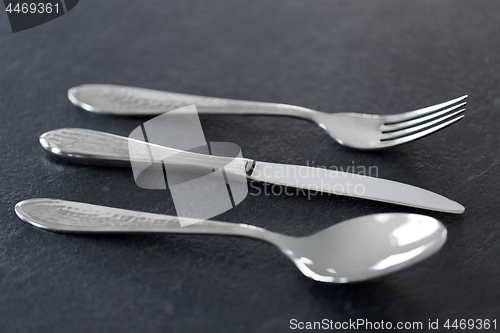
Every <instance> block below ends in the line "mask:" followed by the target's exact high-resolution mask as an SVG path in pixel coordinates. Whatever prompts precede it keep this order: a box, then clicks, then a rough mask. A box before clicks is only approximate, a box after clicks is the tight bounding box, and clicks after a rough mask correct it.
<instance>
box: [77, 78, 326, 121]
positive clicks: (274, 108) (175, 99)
mask: <svg viewBox="0 0 500 333" xmlns="http://www.w3.org/2000/svg"><path fill="white" fill-rule="evenodd" d="M68 98H69V100H70V101H71V102H72V103H73V104H74V105H75V106H77V107H80V108H82V109H84V110H86V111H90V112H96V113H103V114H113V115H119V116H153V115H159V114H162V113H165V112H168V111H172V110H175V109H178V108H181V107H183V106H187V105H192V104H196V108H197V110H198V113H202V114H237V115H275V116H291V117H299V118H305V119H309V120H313V115H314V114H315V113H317V111H314V110H311V109H307V108H303V107H300V106H293V105H286V104H278V103H265V102H252V101H240V100H234V99H225V98H215V97H204V96H196V95H187V94H178V93H172V92H167V91H158V90H150V89H141V88H133V87H126V86H117V85H112V84H85V85H81V86H77V87H73V88H71V89H69V90H68Z"/></svg>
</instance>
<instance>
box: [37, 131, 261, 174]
mask: <svg viewBox="0 0 500 333" xmlns="http://www.w3.org/2000/svg"><path fill="white" fill-rule="evenodd" d="M129 140H133V142H134V144H133V145H132V146H133V148H134V151H133V153H132V154H130V153H129V147H130V146H129ZM40 143H41V145H42V147H43V148H44V149H45V150H46V151H47V152H49V153H51V154H53V155H56V156H58V157H61V158H63V159H66V160H69V161H71V162H78V163H84V164H94V165H111V166H120V167H130V156H133V158H134V161H136V162H146V163H153V162H152V159H151V154H153V156H161V155H162V152H164V151H167V152H168V153H169V155H170V157H169V158H168V160H166V161H164V162H165V163H168V164H169V165H179V166H193V167H199V168H202V169H210V170H212V169H220V168H224V169H225V171H226V172H232V173H235V174H241V164H242V167H243V168H244V169H245V170H246V171H249V170H250V168H251V167H252V165H253V161H252V160H250V159H246V158H230V157H223V156H211V155H203V154H198V153H191V152H185V151H181V150H177V149H173V148H168V147H163V146H159V145H155V144H150V143H146V142H143V141H139V140H134V139H130V138H126V137H123V136H119V135H114V134H110V133H105V132H99V131H93V130H88V129H82V128H63V129H57V130H53V131H49V132H46V133H44V134H42V136H41V137H40ZM144 146H146V149H141V148H143V147H144ZM234 161H236V163H234Z"/></svg>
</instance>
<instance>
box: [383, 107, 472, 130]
mask: <svg viewBox="0 0 500 333" xmlns="http://www.w3.org/2000/svg"><path fill="white" fill-rule="evenodd" d="M466 104H467V102H463V103H460V104H456V105H453V106H452V107H450V108H447V109H444V110H441V111H437V112H433V113H431V114H428V115H427V116H423V117H419V118H414V119H412V120H408V121H405V122H401V123H397V124H392V125H385V124H383V125H382V126H380V130H381V131H382V132H383V133H386V132H395V131H398V130H401V129H405V128H410V127H415V126H416V125H419V124H423V123H427V124H431V123H432V122H429V120H433V119H436V118H438V117H441V116H442V115H445V114H447V113H451V112H453V111H455V110H458V109H460V108H462V107H463V106H465V105H466Z"/></svg>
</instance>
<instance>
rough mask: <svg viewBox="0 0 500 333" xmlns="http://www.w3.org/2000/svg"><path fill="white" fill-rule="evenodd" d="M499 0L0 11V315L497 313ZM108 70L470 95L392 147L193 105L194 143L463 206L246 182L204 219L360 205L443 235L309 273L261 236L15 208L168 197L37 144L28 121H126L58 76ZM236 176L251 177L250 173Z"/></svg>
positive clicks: (325, 212) (298, 220) (387, 109)
mask: <svg viewBox="0 0 500 333" xmlns="http://www.w3.org/2000/svg"><path fill="white" fill-rule="evenodd" d="M499 12H500V4H499V3H498V2H494V1H476V2H469V1H419V2H418V3H417V2H413V1H398V2H395V1H376V2H365V1H326V0H317V1H296V0H270V1H259V2H256V1H250V0H237V1H192V0H182V1H168V2H167V1H161V0H154V1H153V0H150V1H125V0H120V1H118V0H113V1H110V0H107V1H97V0H86V1H81V2H80V3H79V4H78V6H76V7H75V8H74V9H73V10H72V11H71V12H70V13H68V14H66V15H63V16H62V17H60V18H58V19H56V20H54V21H52V22H49V23H47V24H45V25H43V26H39V27H36V28H33V29H30V30H27V31H24V32H20V33H16V34H13V33H12V32H11V30H10V27H9V25H8V21H7V15H5V14H0V43H1V44H0V45H1V46H0V59H1V60H0V61H1V70H0V124H1V131H0V139H1V146H2V153H1V154H0V159H1V176H0V177H1V178H0V180H1V185H0V193H1V203H0V209H1V211H0V212H1V215H0V216H1V217H0V281H1V283H0V331H1V332H28V331H32V332H33V331H36V332H41V331H46V332H92V331H93V332H96V331H101V332H124V331H136V332H137V331H141V332H156V331H163V332H165V331H168V332H192V331H198V332H199V331H201V330H204V331H217V332H256V331H260V332H281V331H287V330H288V329H289V321H290V319H292V318H296V319H298V320H301V321H314V320H321V319H323V318H328V319H331V320H335V321H346V320H349V319H353V320H354V319H358V318H362V319H367V320H371V321H380V320H384V321H392V322H394V323H396V322H397V321H422V322H424V323H427V321H428V320H429V319H431V320H435V319H439V320H440V322H441V323H443V321H444V320H446V319H448V318H450V319H455V318H459V319H461V318H465V319H468V318H472V319H476V318H490V319H494V318H495V316H496V319H497V320H500V317H499V313H500V305H499V299H500V288H498V285H499V277H500V264H499V259H498V258H499V255H500V241H499V237H500V231H499V226H498V225H499V224H498V216H499V215H500V205H499V201H498V188H499V185H500V181H499V175H500V169H499V164H500V155H499V133H500V131H499V129H500V125H499V120H500V119H499V112H500V43H498V36H499V35H500V14H499ZM83 83H114V84H123V85H131V86H138V87H146V88H155V89H161V90H169V91H176V92H184V93H192V94H198V95H207V96H218V97H227V98H237V99H247V100H258V101H270V102H282V103H290V104H296V105H303V106H308V107H311V108H315V109H318V110H324V111H326V112H338V111H354V112H370V113H378V114H384V113H395V112H401V111H406V110H411V109H416V108H420V107H424V106H428V105H431V104H434V103H438V102H442V101H445V100H448V99H451V98H454V97H458V96H461V95H463V94H469V95H470V97H469V104H468V111H467V116H466V117H465V119H464V120H463V121H461V122H459V123H458V124H456V125H454V126H452V127H450V128H448V129H446V130H444V131H442V132H440V133H437V134H434V135H433V136H431V137H427V138H425V139H423V140H420V141H418V142H414V143H412V144H408V145H406V146H403V147H399V148H395V149H392V150H387V151H383V152H376V153H366V152H358V151H353V150H348V149H346V148H343V147H341V146H339V145H338V144H336V143H335V142H334V141H333V140H331V139H330V138H329V137H328V135H327V134H326V133H325V132H323V131H322V130H321V129H320V128H319V127H316V126H315V125H314V124H311V123H308V122H305V121H302V120H298V119H291V118H279V117H274V118H273V117H237V116H202V117H201V120H202V124H203V127H204V130H205V134H206V136H207V139H208V140H209V141H229V142H234V143H237V144H238V145H240V146H241V147H242V150H243V154H244V155H245V156H248V157H253V158H255V159H259V160H264V161H272V162H282V163H294V164H306V163H310V164H311V163H312V161H314V164H315V165H320V166H321V165H323V166H337V167H340V166H342V167H344V168H346V167H348V166H352V165H353V164H354V165H355V166H365V167H367V166H377V168H378V173H379V176H380V177H383V178H387V179H392V180H397V181H402V182H406V183H409V184H413V185H418V186H421V187H423V188H426V189H429V190H432V191H436V192H439V193H441V194H443V195H445V196H447V197H449V198H452V199H455V200H456V201H458V202H460V203H462V204H464V205H465V206H466V208H467V210H466V212H465V213H464V214H463V215H459V216H457V215H451V214H441V213H433V212H427V211H422V210H416V209H410V208H403V207H398V206H393V205H389V204H382V203H374V202H368V201H364V200H357V199H350V198H343V197H335V196H316V197H312V198H310V200H308V198H307V196H303V195H299V196H290V197H289V196H285V195H282V196H279V197H273V196H266V195H263V194H261V195H259V196H256V195H249V196H248V198H247V199H246V200H245V201H244V202H243V203H241V204H240V205H239V206H237V207H236V208H235V209H234V210H232V211H230V212H227V213H225V214H223V215H221V216H218V217H217V219H218V220H223V221H231V222H245V223H250V224H254V225H258V226H261V227H265V228H269V229H270V230H274V231H277V232H282V233H285V234H290V235H306V234H310V233H312V232H314V231H317V230H320V229H322V228H325V227H328V226H330V225H332V224H334V223H337V222H340V221H343V220H345V219H349V218H352V217H356V216H360V215H364V214H372V213H378V212H394V211H399V212H415V213H426V214H429V215H431V216H433V217H436V218H439V219H440V220H441V221H442V222H443V223H444V224H445V225H446V227H447V228H448V230H449V234H448V236H449V238H448V242H447V244H446V245H445V246H444V248H443V249H442V251H441V252H439V253H438V254H437V255H435V256H434V257H432V258H430V259H429V260H427V261H425V262H422V263H420V264H418V265H417V266H415V267H413V268H411V269H408V270H405V271H401V272H398V273H396V274H393V275H391V276H388V277H385V278H381V279H378V280H375V281H371V282H366V283H359V284H354V285H326V284H321V283H316V282H314V281H312V280H309V279H308V278H306V277H304V276H302V274H300V272H299V271H298V270H297V269H296V268H295V266H294V265H293V264H292V263H291V262H290V261H289V260H288V259H287V258H285V257H284V256H283V255H282V254H281V253H280V252H279V251H278V250H276V249H275V248H274V247H273V246H272V245H269V244H265V243H261V242H258V241H254V240H247V239H236V238H229V237H227V238H224V237H204V236H171V235H156V236H155V235H150V236H134V235H130V236H76V235H61V234H54V233H50V232H44V231H41V230H37V229H35V228H33V227H31V226H29V225H26V224H24V223H22V222H21V221H20V220H18V219H17V217H16V216H15V213H14V205H15V203H16V202H18V201H20V200H23V199H28V198H35V197H51V198H60V199H66V200H77V201H84V202H88V203H94V204H101V205H109V206H113V207H120V208H128V209H135V210H143V211H148V212H156V213H170V214H172V213H174V207H173V204H172V201H171V198H170V197H169V194H168V193H167V192H166V191H149V190H141V189H139V188H138V187H136V185H135V184H134V180H133V177H132V173H131V171H130V170H120V169H106V168H100V167H86V166H78V165H71V164H67V163H63V162H59V161H57V160H54V159H51V158H49V157H48V156H46V154H45V153H44V152H43V150H42V149H41V147H40V145H39V144H38V136H39V135H40V134H42V133H43V132H45V131H48V130H51V129H55V128H61V127H82V128H90V129H96V130H102V131H108V132H112V133H116V134H121V135H128V134H129V133H130V131H131V130H132V129H134V128H135V127H136V126H138V124H140V123H141V122H142V121H144V119H121V118H113V117H103V116H98V115H94V114H89V113H87V112H84V111H80V110H77V109H75V108H74V107H72V106H71V105H70V103H69V102H68V100H67V98H66V90H67V89H68V88H70V87H71V86H75V85H79V84H83ZM251 193H253V192H252V190H251Z"/></svg>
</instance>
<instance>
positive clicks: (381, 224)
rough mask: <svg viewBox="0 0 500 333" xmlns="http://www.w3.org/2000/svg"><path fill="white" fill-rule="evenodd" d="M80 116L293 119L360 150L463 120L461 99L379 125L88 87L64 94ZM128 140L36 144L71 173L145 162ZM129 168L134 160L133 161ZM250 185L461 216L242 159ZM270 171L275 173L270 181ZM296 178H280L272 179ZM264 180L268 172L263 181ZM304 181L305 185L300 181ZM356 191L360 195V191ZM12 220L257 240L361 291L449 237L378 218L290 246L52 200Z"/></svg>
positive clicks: (228, 229)
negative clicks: (73, 166) (80, 167)
mask: <svg viewBox="0 0 500 333" xmlns="http://www.w3.org/2000/svg"><path fill="white" fill-rule="evenodd" d="M68 97H69V99H70V101H71V102H72V103H73V104H74V105H75V106H77V107H80V108H82V109H84V110H87V111H90V112H96V113H101V114H110V115H115V116H154V115H160V114H163V113H165V112H168V111H172V110H176V109H178V108H181V107H183V106H188V105H192V104H195V105H196V107H197V110H198V113H202V114H238V115H270V116H292V117H299V118H303V119H306V120H309V121H313V122H315V123H317V124H318V125H319V126H320V127H321V128H323V129H324V130H325V131H327V132H328V134H329V135H330V136H331V137H332V138H334V139H335V140H336V141H337V142H338V143H340V144H342V145H344V146H347V147H350V148H354V149H360V150H378V149H385V148H389V147H393V146H398V145H401V144H404V143H408V142H410V141H414V140H417V139H420V138H422V137H424V136H427V135H429V134H431V133H434V132H436V131H438V130H441V129H443V128H445V127H447V126H449V125H451V124H454V123H455V122H457V121H459V120H460V119H462V118H463V117H464V111H465V104H466V98H467V96H463V97H460V98H456V99H453V100H450V101H448V102H444V103H440V104H437V105H433V106H430V107H426V108H423V109H419V110H415V111H410V112H405V113H401V114H394V115H387V116H379V115H372V114H358V113H333V114H329V113H323V112H319V111H315V110H311V109H307V108H303V107H298V106H292V105H285V104H275V103H263V102H250V101H238V100H230V99H222V98H211V97H202V96H194V95H186V94H178V93H171V92H161V91H154V90H147V89H140V88H132V87H124V86H114V85H98V84H89V85H82V86H78V87H74V88H71V89H69V91H68ZM129 140H132V139H130V138H126V137H121V136H118V135H114V134H110V133H105V132H98V131H93V130H88V129H79V128H63V129H56V130H52V131H49V132H46V133H44V134H42V135H41V137H40V143H41V145H42V147H43V148H44V149H45V150H46V151H47V152H48V153H49V154H51V155H54V156H57V157H59V158H62V159H64V160H67V161H70V162H76V163H83V164H91V165H101V166H117V167H130V166H131V163H133V162H141V161H150V159H149V156H141V155H140V154H139V155H137V154H134V156H133V157H131V155H130V154H129ZM135 144H136V145H138V146H141V145H143V146H145V147H147V149H146V150H144V151H149V152H151V151H158V152H165V151H168V152H169V153H172V152H174V153H176V155H175V156H176V158H175V159H171V160H170V161H169V163H173V164H175V165H180V166H189V167H201V168H203V167H204V168H211V169H217V168H224V170H225V172H229V173H231V172H232V170H231V168H227V167H224V166H225V165H227V158H226V157H223V156H213V155H211V156H208V155H204V154H199V153H194V152H184V151H178V150H175V149H173V148H169V147H164V146H160V145H156V144H152V143H147V142H143V141H138V140H137V142H135ZM131 158H133V159H135V160H131ZM239 162H241V163H242V165H244V169H245V171H246V176H247V178H248V179H251V180H256V181H260V182H265V183H271V184H278V185H283V186H287V187H295V188H299V189H304V190H317V191H320V192H325V193H333V194H336V195H345V196H351V197H356V198H361V199H368V200H375V201H381V202H387V203H390V204H398V205H403V206H409V207H415V208H421V209H428V210H433V211H439V212H446V213H454V214H461V213H463V212H464V210H465V208H464V207H463V206H462V205H460V204H459V203H457V202H455V201H453V200H450V199H448V198H446V197H444V196H442V195H439V194H436V193H433V192H431V191H428V190H424V189H421V188H418V187H415V186H412V185H408V184H403V183H399V182H395V181H391V180H385V179H380V178H375V177H369V176H364V175H356V174H353V173H349V172H341V171H336V170H326V169H320V168H313V167H309V166H298V165H286V164H279V163H269V162H259V161H255V160H252V159H248V158H240V161H239ZM269 170H271V171H270V172H269ZM282 170H292V171H293V172H289V173H288V174H287V175H286V176H284V177H276V176H275V175H276V174H277V172H278V171H282ZM266 171H268V172H266ZM303 175H306V176H303ZM356 186H360V187H362V188H363V192H358V191H356V188H357V187H356ZM16 213H17V215H18V217H19V218H20V219H21V220H22V221H24V222H27V223H30V224H32V225H34V226H36V227H39V228H42V229H46V230H50V231H55V232H63V233H180V234H193V233H194V234H216V235H228V236H242V237H250V238H256V239H260V240H263V241H266V242H269V243H272V244H274V245H276V246H277V247H278V248H279V249H280V250H281V251H282V252H283V253H284V254H285V255H286V256H287V257H288V258H289V259H291V260H292V261H293V262H294V264H295V265H296V266H297V268H298V269H299V270H300V271H301V272H302V273H303V274H304V275H305V276H307V277H309V278H311V279H314V280H317V281H322V282H331V283H346V282H355V281H363V280H368V279H372V278H376V277H379V276H383V275H386V274H389V273H391V272H394V271H397V270H401V269H403V268H406V267H409V266H411V265H413V264H415V263H417V262H420V261H422V260H424V259H425V258H427V257H429V256H430V255H432V254H434V253H436V252H437V251H438V250H439V249H440V248H441V247H442V246H443V244H444V243H445V241H446V228H445V227H444V226H443V225H442V224H441V223H440V222H439V221H438V220H436V219H434V218H432V217H429V216H424V215H418V214H402V213H393V214H375V215H367V216H362V217H358V218H354V219H351V220H348V221H344V222H342V223H338V224H335V225H334V226H332V227H329V228H327V229H324V230H322V231H320V232H318V233H316V234H313V235H311V236H307V237H291V236H285V235H281V234H277V233H274V232H271V231H268V230H265V229H262V228H260V227H256V226H251V225H247V224H236V223H227V222H215V221H211V220H210V221H209V220H204V221H201V222H200V221H197V222H196V223H195V222H193V223H192V224H189V225H187V226H181V224H180V223H179V219H178V218H177V217H175V216H168V215H158V214H150V213H145V212H136V211H129V210H123V209H116V208H111V207H104V206H98V205H90V204H85V203H79V202H70V201H64V200H55V199H29V200H25V201H22V202H20V203H18V204H17V205H16Z"/></svg>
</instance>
